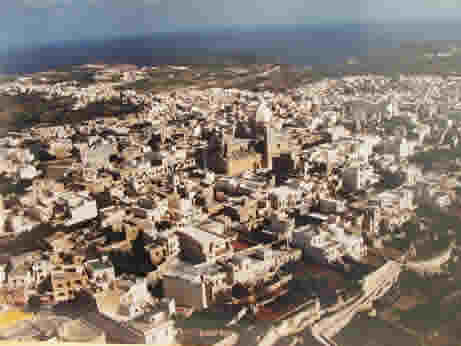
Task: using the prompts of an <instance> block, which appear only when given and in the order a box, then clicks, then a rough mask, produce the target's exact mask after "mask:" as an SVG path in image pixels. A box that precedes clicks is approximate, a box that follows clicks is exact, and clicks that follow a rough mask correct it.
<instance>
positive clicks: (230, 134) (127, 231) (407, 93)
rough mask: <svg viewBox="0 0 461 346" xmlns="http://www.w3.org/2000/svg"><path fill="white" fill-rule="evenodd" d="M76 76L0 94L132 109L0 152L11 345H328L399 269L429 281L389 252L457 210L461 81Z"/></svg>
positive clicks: (25, 136) (24, 131)
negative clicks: (261, 82) (290, 332)
mask: <svg viewBox="0 0 461 346" xmlns="http://www.w3.org/2000/svg"><path fill="white" fill-rule="evenodd" d="M82 68H83V69H85V68H86V69H90V70H91V69H93V70H96V71H97V72H95V73H94V83H92V84H91V85H81V84H80V83H79V82H77V81H65V82H59V83H52V82H49V81H47V79H46V78H41V80H40V81H39V82H37V81H35V80H34V79H32V78H31V77H21V78H17V79H15V80H14V81H8V82H6V83H3V84H0V94H1V95H3V96H9V97H13V96H14V97H16V96H21V95H36V96H37V97H39V98H40V99H42V100H45V101H49V102H52V101H53V100H54V99H56V98H59V97H68V98H71V99H72V104H71V105H70V106H69V109H68V111H69V112H74V111H78V110H80V109H84V108H85V107H87V106H88V104H90V103H93V102H102V103H104V102H110V103H111V104H115V105H117V106H118V107H119V109H126V110H127V111H126V112H124V113H123V114H117V115H111V114H109V115H107V116H104V117H100V118H97V119H89V120H84V121H78V122H73V123H62V124H59V123H56V124H46V123H37V124H33V125H32V126H26V127H24V128H21V129H17V130H11V131H9V132H8V134H7V135H6V136H4V137H3V138H1V139H0V156H1V160H0V174H1V177H0V180H1V182H2V186H5V187H6V191H7V192H6V193H3V194H2V199H1V204H0V206H1V207H0V248H1V250H0V253H1V254H2V255H1V256H0V299H1V301H2V303H1V308H2V311H0V338H1V339H3V340H16V341H29V340H31V341H37V340H40V341H52V340H55V341H73V342H96V343H105V342H108V343H147V344H155V345H175V344H216V345H218V344H219V345H233V344H238V343H239V342H240V344H242V345H248V344H251V343H259V344H261V345H268V344H271V345H272V344H275V342H276V341H275V339H274V340H272V341H268V339H270V337H271V335H269V334H270V333H267V331H264V332H262V336H261V333H260V334H258V336H255V337H254V339H248V338H250V337H251V336H252V335H253V334H251V333H252V332H251V330H252V328H251V325H252V324H253V323H254V321H273V322H275V321H283V320H286V319H287V318H291V317H293V316H295V317H296V316H299V314H304V315H305V316H307V317H305V320H304V321H303V322H302V324H303V325H304V328H311V333H312V335H313V338H314V339H315V340H316V341H317V342H319V343H320V344H322V343H323V344H325V345H334V344H335V343H334V342H333V340H332V338H333V337H334V336H335V335H336V333H337V330H336V329H340V328H342V327H341V325H342V323H343V322H344V323H345V324H346V323H347V321H349V320H350V318H352V316H353V315H355V314H356V313H357V312H359V311H362V310H363V305H367V306H371V308H370V309H369V310H370V313H372V310H373V301H374V300H375V299H378V298H379V297H380V296H382V295H384V294H385V293H386V292H387V291H388V290H390V289H391V288H392V285H393V284H394V283H395V282H396V280H397V279H398V276H399V273H400V271H401V270H402V269H401V268H403V267H405V268H413V269H414V268H416V269H414V270H426V269H424V268H423V269H421V268H422V266H421V265H416V264H415V263H416V261H415V258H416V257H415V256H416V253H417V252H418V250H417V249H416V247H415V244H414V243H412V244H411V246H408V247H407V248H404V249H402V248H400V249H398V248H396V247H395V246H393V244H394V243H398V242H399V241H400V240H401V239H403V238H405V237H406V236H407V233H406V232H405V226H406V225H407V224H408V223H411V222H413V221H414V220H415V218H416V216H417V211H418V208H431V209H434V210H440V211H442V212H445V211H449V210H451V208H455V207H456V206H457V205H458V204H459V197H458V196H457V194H458V193H459V184H460V183H459V178H458V176H457V175H456V173H450V171H448V172H447V170H444V167H447V166H450V167H461V162H460V161H459V159H458V158H457V156H458V155H457V153H458V152H459V150H460V146H459V139H460V135H461V133H460V130H461V98H460V88H461V77H455V76H446V77H443V76H433V75H418V76H406V75H400V77H399V78H390V77H385V76H376V75H357V76H345V77H343V78H337V79H330V78H325V79H322V80H321V81H318V82H315V83H309V84H306V85H303V86H296V87H295V88H287V89H286V90H285V91H283V92H280V91H271V90H255V91H252V90H247V89H239V88H220V87H213V86H209V87H206V88H194V87H193V86H190V87H184V88H175V89H174V90H173V91H171V90H168V91H166V92H158V93H157V92H156V93H152V92H148V91H142V90H138V89H136V90H135V89H134V88H133V89H130V88H117V86H118V85H124V83H125V84H127V83H133V82H136V81H137V80H140V79H142V78H143V75H145V74H146V73H147V72H146V71H151V70H155V69H157V67H143V68H137V67H135V68H131V69H130V68H128V69H127V68H125V69H123V70H121V69H119V68H117V66H104V65H101V66H96V65H95V66H90V65H89V66H84V67H82ZM167 68H168V69H169V70H170V73H175V71H184V70H189V69H193V67H188V66H168V67H167ZM277 70H278V67H277V66H269V67H268V68H267V70H266V71H264V70H263V71H260V72H258V73H259V74H258V76H259V77H261V76H262V77H264V76H267V75H270V74H271V73H274V72H275V73H276V71H277ZM235 74H236V75H239V76H240V77H239V78H244V77H241V76H244V75H245V70H243V72H242V71H239V70H238V69H237V70H236V72H235ZM114 75H116V78H114ZM437 153H443V155H445V156H444V160H443V161H442V160H440V161H439V162H435V163H434V164H433V166H432V167H429V168H430V169H428V167H426V165H427V162H426V161H425V157H426V156H430V155H437ZM440 155H442V154H440ZM447 157H448V158H451V159H446V158H447ZM437 165H440V167H438V166H437ZM434 169H440V170H442V171H444V172H445V173H444V174H433V173H431V170H434ZM2 190H4V188H2ZM418 220H419V219H418ZM418 227H420V229H421V230H422V231H423V230H424V228H425V227H426V228H427V226H426V225H425V224H424V223H423V222H419V223H418ZM422 231H421V232H422ZM412 261H413V262H412ZM325 311H326V312H327V313H326V315H325V313H324V312H325ZM332 312H333V313H338V316H342V317H341V322H340V323H338V322H337V321H336V320H335V318H338V317H334V316H335V315H331V313H332ZM207 315H208V318H207V317H206V316H207ZM218 315H219V316H226V317H223V318H227V316H228V318H227V320H225V321H221V322H222V324H223V326H219V332H220V333H216V335H214V334H213V333H211V332H210V330H212V329H211V328H210V327H209V326H207V323H208V322H209V321H210V320H213V319H215V318H216V316H218ZM304 315H303V316H304ZM200 316H202V317H200ZM203 316H205V317H203ZM332 316H333V317H332ZM200 318H202V320H200ZM194 320H195V322H194ZM306 321H307V322H306ZM212 324H213V325H216V324H219V321H218V322H216V323H212ZM197 329H200V331H197ZM208 329H209V330H208ZM215 329H217V328H215ZM333 329H335V330H333ZM206 330H208V332H206ZM213 330H214V329H213ZM207 333H208V334H207ZM245 333H246V334H245ZM254 333H257V332H256V331H255V332H254ZM209 334H212V335H211V336H210V335H209ZM274 338H275V337H274ZM249 340H251V341H249ZM223 342H224V343H223Z"/></svg>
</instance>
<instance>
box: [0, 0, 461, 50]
mask: <svg viewBox="0 0 461 346" xmlns="http://www.w3.org/2000/svg"><path fill="white" fill-rule="evenodd" d="M4 2H6V3H2V14H3V15H2V20H1V21H0V47H1V48H3V49H5V47H6V48H7V49H8V48H11V47H18V46H26V47H27V46H34V45H38V44H44V43H50V42H56V41H65V40H66V41H67V40H79V39H92V38H96V39H99V38H105V37H117V36H131V35H136V34H148V33H152V32H162V31H178V30H179V31H181V30H190V29H194V28H204V27H207V26H213V27H217V26H234V25H239V26H248V25H251V26H254V25H259V24H312V23H315V24H319V23H320V24H322V23H330V22H337V23H341V22H349V23H350V22H359V21H360V22H363V21H365V22H370V21H371V22H373V21H386V20H395V19H402V20H406V19H423V18H424V19H428V18H430V19H432V18H433V19H455V18H459V19H461V0H320V1H319V0H227V1H222V0H4ZM5 11H6V12H5Z"/></svg>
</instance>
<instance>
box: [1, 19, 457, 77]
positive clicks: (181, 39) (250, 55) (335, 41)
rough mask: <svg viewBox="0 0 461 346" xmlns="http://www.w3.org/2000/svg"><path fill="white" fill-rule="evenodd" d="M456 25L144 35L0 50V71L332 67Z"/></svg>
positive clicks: (453, 32)
mask: <svg viewBox="0 0 461 346" xmlns="http://www.w3.org/2000/svg"><path fill="white" fill-rule="evenodd" d="M460 29H461V21H459V22H455V21H418V22H416V21H413V22H395V23H392V22H386V23H352V24H351V23H346V24H328V25H320V24H316V25H272V26H271V25H265V26H253V27H225V28H224V27H223V28H213V29H209V28H207V29H201V30H192V31H177V32H161V33H151V34H146V35H142V36H126V37H120V38H107V39H106V38H100V39H93V40H81V41H66V42H53V43H49V44H46V45H40V46H30V47H16V48H14V47H6V48H5V47H3V49H2V48H0V73H33V72H38V71H44V70H47V69H52V68H56V67H63V66H68V65H80V64H87V63H96V62H104V63H128V64H136V65H140V66H145V65H161V64H210V63H222V62H224V63H282V64H295V65H305V66H312V65H316V64H336V63H340V62H344V61H345V59H348V58H352V57H353V58H358V57H363V56H367V55H368V54H369V53H370V51H373V50H376V49H386V48H392V47H398V46H399V45H400V44H401V43H402V42H405V41H433V40H438V41H447V40H454V41H455V40H458V37H459V36H458V33H459V32H460V31H461V30H460Z"/></svg>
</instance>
